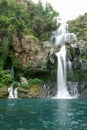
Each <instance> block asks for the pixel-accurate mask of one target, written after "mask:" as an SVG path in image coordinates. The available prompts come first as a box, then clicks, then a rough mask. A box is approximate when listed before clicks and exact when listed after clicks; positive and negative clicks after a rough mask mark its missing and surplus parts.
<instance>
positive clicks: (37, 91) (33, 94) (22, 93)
mask: <svg viewBox="0 0 87 130" xmlns="http://www.w3.org/2000/svg"><path fill="white" fill-rule="evenodd" d="M41 90H42V87H41V86H38V85H33V86H32V87H30V88H27V89H26V88H21V86H20V87H18V96H19V97H20V98H39V97H40V95H41Z"/></svg>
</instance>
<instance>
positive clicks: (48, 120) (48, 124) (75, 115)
mask: <svg viewBox="0 0 87 130" xmlns="http://www.w3.org/2000/svg"><path fill="white" fill-rule="evenodd" d="M0 130H87V100H80V99H76V100H75V99H73V100H58V99H7V100H6V99H2V100H0Z"/></svg>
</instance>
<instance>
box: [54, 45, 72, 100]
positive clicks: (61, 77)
mask: <svg viewBox="0 0 87 130" xmlns="http://www.w3.org/2000/svg"><path fill="white" fill-rule="evenodd" d="M56 56H57V58H58V68H57V70H58V71H57V85H58V90H57V95H56V97H57V98H69V97H71V96H70V95H69V93H68V91H67V87H66V47H65V45H64V46H62V47H61V49H60V51H59V52H57V53H56Z"/></svg>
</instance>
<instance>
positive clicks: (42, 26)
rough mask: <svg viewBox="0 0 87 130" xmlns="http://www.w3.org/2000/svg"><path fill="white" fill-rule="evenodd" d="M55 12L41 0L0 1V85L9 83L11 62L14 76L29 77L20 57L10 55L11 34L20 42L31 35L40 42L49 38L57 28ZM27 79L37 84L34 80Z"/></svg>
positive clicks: (10, 80)
mask: <svg viewBox="0 0 87 130" xmlns="http://www.w3.org/2000/svg"><path fill="white" fill-rule="evenodd" d="M58 15H59V13H57V12H56V11H55V10H53V8H52V6H51V5H50V4H49V3H46V5H45V7H44V6H43V4H42V3H41V1H39V2H38V3H37V4H35V3H33V1H31V0H30V1H27V0H26V2H24V3H23V4H22V2H20V3H18V2H17V1H16V0H0V67H1V69H0V84H1V85H0V86H3V85H2V84H7V85H8V84H9V83H10V82H12V77H11V75H10V71H9V70H10V68H11V65H14V66H15V75H16V78H19V77H20V76H21V75H22V76H26V77H27V78H28V73H27V72H26V70H21V67H20V63H19V59H18V58H16V59H15V57H14V55H13V52H12V42H13V41H12V40H13V34H16V35H17V37H18V39H19V41H21V39H22V37H23V35H32V36H33V37H35V38H37V39H39V40H41V41H44V40H48V39H49V37H50V35H51V32H52V30H55V29H56V27H57V21H56V17H57V16H58ZM32 77H33V76H31V78H32ZM33 78H34V77H33ZM30 82H31V83H32V84H33V82H39V83H40V81H39V80H36V79H34V80H33V81H32V80H31V81H30Z"/></svg>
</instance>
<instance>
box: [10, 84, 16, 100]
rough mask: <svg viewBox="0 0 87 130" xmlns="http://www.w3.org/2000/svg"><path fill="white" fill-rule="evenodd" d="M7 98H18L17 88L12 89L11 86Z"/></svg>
mask: <svg viewBox="0 0 87 130" xmlns="http://www.w3.org/2000/svg"><path fill="white" fill-rule="evenodd" d="M8 92H9V96H8V98H18V92H17V88H15V89H13V86H11V87H9V88H8Z"/></svg>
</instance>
